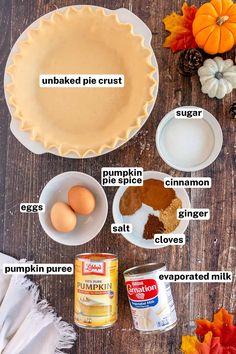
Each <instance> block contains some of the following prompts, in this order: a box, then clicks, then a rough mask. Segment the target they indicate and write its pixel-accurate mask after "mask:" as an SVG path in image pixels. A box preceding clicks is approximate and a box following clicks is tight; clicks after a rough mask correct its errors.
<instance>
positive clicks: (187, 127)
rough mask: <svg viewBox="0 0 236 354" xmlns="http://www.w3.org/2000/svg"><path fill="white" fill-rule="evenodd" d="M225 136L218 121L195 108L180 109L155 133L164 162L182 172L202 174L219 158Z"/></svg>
mask: <svg viewBox="0 0 236 354" xmlns="http://www.w3.org/2000/svg"><path fill="white" fill-rule="evenodd" d="M222 144H223V134H222V130H221V127H220V124H219V123H218V121H217V120H216V118H215V117H214V116H213V115H212V114H211V113H210V112H208V111H206V110H205V109H202V108H199V107H195V106H184V107H178V108H176V109H174V110H172V111H171V112H169V113H167V114H166V115H165V117H164V118H163V119H162V120H161V122H160V124H159V126H158V128H157V131H156V147H157V150H158V152H159V154H160V156H161V158H162V159H163V160H164V161H165V162H166V163H167V164H168V165H169V166H171V167H173V168H175V169H176V170H179V171H185V172H193V171H199V170H202V169H204V168H206V167H207V166H209V165H210V164H212V162H213V161H214V160H215V159H216V158H217V156H218V155H219V153H220V151H221V148H222Z"/></svg>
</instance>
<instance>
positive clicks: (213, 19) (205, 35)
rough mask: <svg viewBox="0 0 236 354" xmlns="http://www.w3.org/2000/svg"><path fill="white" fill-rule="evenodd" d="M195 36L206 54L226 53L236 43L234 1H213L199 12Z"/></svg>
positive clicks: (194, 23) (194, 28)
mask: <svg viewBox="0 0 236 354" xmlns="http://www.w3.org/2000/svg"><path fill="white" fill-rule="evenodd" d="M193 35H194V37H195V41H196V43H197V45H198V46H199V47H200V48H203V50H204V51H205V52H206V53H209V54H216V53H224V52H227V51H228V50H230V49H231V48H233V46H234V45H235V43H236V4H234V2H233V1H232V0H211V1H210V2H207V3H205V4H203V5H202V6H201V7H200V8H199V9H198V11H197V13H196V16H195V19H194V21H193Z"/></svg>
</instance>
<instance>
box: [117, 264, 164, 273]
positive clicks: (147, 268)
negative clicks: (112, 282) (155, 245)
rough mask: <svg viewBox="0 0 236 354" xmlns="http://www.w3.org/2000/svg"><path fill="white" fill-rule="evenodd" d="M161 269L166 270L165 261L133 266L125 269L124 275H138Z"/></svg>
mask: <svg viewBox="0 0 236 354" xmlns="http://www.w3.org/2000/svg"><path fill="white" fill-rule="evenodd" d="M160 270H166V265H165V263H148V264H143V265H140V266H136V267H132V268H129V269H126V270H125V271H124V273H123V274H124V275H129V276H136V275H143V274H146V273H153V272H156V271H160Z"/></svg>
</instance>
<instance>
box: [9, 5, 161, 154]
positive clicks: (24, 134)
mask: <svg viewBox="0 0 236 354" xmlns="http://www.w3.org/2000/svg"><path fill="white" fill-rule="evenodd" d="M81 7H82V6H81V5H80V6H73V9H77V10H80V9H81ZM69 8H71V7H65V8H61V9H58V10H55V11H53V12H50V13H48V14H46V15H44V16H42V17H41V18H39V19H38V20H36V21H35V22H34V23H33V24H31V25H30V26H29V27H28V28H27V29H26V30H25V31H24V32H23V33H22V34H21V36H20V37H19V38H18V40H17V41H16V43H15V45H14V46H13V48H12V51H11V53H10V55H9V58H8V61H7V64H6V69H7V68H9V66H10V65H11V64H13V58H15V57H16V56H15V55H16V53H17V52H18V51H19V49H18V46H19V44H20V43H22V41H24V40H26V39H27V34H28V31H29V30H33V29H35V28H38V27H39V26H40V23H42V20H47V19H49V18H51V16H52V15H53V13H57V14H56V15H55V16H59V15H58V13H65V12H66V11H69ZM91 8H92V9H93V10H94V11H95V9H103V8H100V7H96V6H92V7H91ZM103 10H104V11H105V14H106V15H110V14H116V15H117V16H118V19H119V21H120V23H126V24H127V23H128V24H131V25H132V26H133V33H134V36H138V35H141V36H142V37H143V39H144V41H143V46H144V47H145V48H148V50H149V57H150V58H149V62H150V67H152V68H153V73H152V78H153V82H154V83H153V89H152V99H151V100H148V101H147V102H146V108H145V110H146V112H145V114H144V115H143V116H142V117H141V119H139V123H138V124H137V125H133V126H132V129H127V130H126V133H125V136H124V135H123V136H122V138H117V139H116V141H115V142H114V141H113V143H112V144H111V145H109V144H108V145H109V146H106V145H103V146H102V148H100V149H98V150H96V151H94V150H93V149H87V150H86V152H85V153H84V154H83V153H82V154H78V152H74V151H73V149H69V150H68V151H67V152H66V149H65V150H64V151H63V152H61V151H59V150H58V147H57V148H55V147H53V144H52V146H49V147H48V146H45V144H43V143H42V142H41V141H37V134H35V136H34V137H33V138H34V140H31V138H30V134H29V132H28V131H23V130H22V129H21V126H20V124H21V122H20V120H18V119H15V118H14V117H15V113H16V112H15V108H14V107H13V106H12V102H10V98H11V96H10V95H9V92H7V90H6V89H5V97H6V101H7V105H8V108H9V110H10V113H11V116H12V120H11V125H10V128H11V131H12V133H13V134H14V135H15V137H16V138H17V139H18V140H19V141H20V142H21V143H22V144H23V145H24V146H25V147H26V148H28V149H29V150H30V151H31V152H33V153H36V154H43V153H52V154H54V155H58V156H64V157H70V158H79V157H83V158H87V157H95V156H99V155H102V154H105V153H107V152H110V151H112V150H114V149H117V148H118V147H120V146H121V145H123V144H124V143H126V142H127V141H128V140H129V139H131V138H132V137H133V136H134V135H135V134H136V133H137V132H138V131H139V130H140V129H141V127H142V125H143V124H144V123H145V121H146V120H147V118H148V116H149V115H150V113H151V111H152V109H153V106H154V103H155V100H156V96H157V92H158V82H159V80H158V79H159V76H158V65H157V62H156V58H155V55H154V53H153V50H152V48H151V38H152V35H151V32H150V30H149V29H148V27H147V26H146V25H145V24H144V23H143V22H142V21H141V20H140V19H139V18H138V17H137V16H135V15H134V14H133V13H132V12H130V11H129V10H127V9H124V8H121V9H118V10H109V9H103ZM127 26H128V25H127ZM33 33H34V32H33ZM9 83H11V76H10V75H9V70H5V76H4V87H6V86H7V85H8V84H9ZM109 90H110V89H109ZM104 129H106V128H105V127H104ZM31 133H32V131H31ZM95 139H96V136H95ZM97 139H99V136H97ZM46 145H47V144H46ZM49 145H50V144H49Z"/></svg>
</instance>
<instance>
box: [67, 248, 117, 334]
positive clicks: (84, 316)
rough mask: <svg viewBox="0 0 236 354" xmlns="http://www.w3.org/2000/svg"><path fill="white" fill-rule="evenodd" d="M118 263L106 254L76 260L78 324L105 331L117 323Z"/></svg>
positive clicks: (76, 313)
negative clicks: (105, 328) (103, 328)
mask: <svg viewBox="0 0 236 354" xmlns="http://www.w3.org/2000/svg"><path fill="white" fill-rule="evenodd" d="M117 302H118V260H117V258H116V256H114V255H112V254H107V253H100V254H99V253H95V254H82V255H79V256H77V257H76V260H75V306H74V309H75V316H74V317H75V323H76V325H78V326H80V327H90V328H102V327H108V326H111V325H113V324H114V323H115V322H116V320H117Z"/></svg>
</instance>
